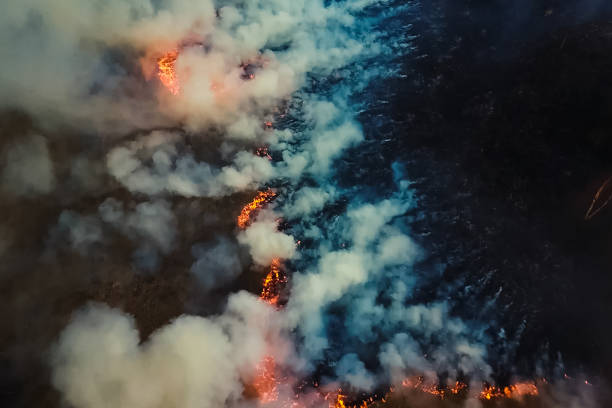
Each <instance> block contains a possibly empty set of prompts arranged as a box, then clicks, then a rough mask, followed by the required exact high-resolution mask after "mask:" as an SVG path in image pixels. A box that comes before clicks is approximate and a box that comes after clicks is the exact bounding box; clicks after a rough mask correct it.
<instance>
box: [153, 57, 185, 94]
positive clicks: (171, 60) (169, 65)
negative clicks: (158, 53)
mask: <svg viewBox="0 0 612 408" xmlns="http://www.w3.org/2000/svg"><path fill="white" fill-rule="evenodd" d="M178 54H179V53H178V51H177V50H174V51H170V52H168V53H167V54H166V55H164V56H163V57H161V58H159V59H158V60H157V76H158V77H159V80H160V81H161V83H162V84H163V85H164V86H165V87H166V88H167V89H168V90H169V91H170V93H172V94H173V95H178V93H179V90H180V87H179V82H178V77H177V76H176V70H175V64H176V59H177V58H178Z"/></svg>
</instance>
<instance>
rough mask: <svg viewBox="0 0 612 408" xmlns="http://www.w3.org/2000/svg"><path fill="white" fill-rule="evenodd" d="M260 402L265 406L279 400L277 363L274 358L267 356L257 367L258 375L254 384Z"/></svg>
mask: <svg viewBox="0 0 612 408" xmlns="http://www.w3.org/2000/svg"><path fill="white" fill-rule="evenodd" d="M253 387H254V388H255V390H256V391H257V396H258V398H259V401H260V402H261V403H263V404H266V403H269V402H273V401H276V400H277V399H278V385H277V381H276V362H275V361H274V357H272V356H267V357H264V359H263V360H261V362H260V363H259V364H258V365H257V375H256V377H255V381H254V382H253Z"/></svg>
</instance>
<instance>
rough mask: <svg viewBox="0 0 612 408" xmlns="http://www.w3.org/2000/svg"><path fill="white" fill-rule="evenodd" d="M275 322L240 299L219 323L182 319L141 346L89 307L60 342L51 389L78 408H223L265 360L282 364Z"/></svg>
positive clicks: (103, 312)
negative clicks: (273, 359)
mask: <svg viewBox="0 0 612 408" xmlns="http://www.w3.org/2000/svg"><path fill="white" fill-rule="evenodd" d="M275 320H276V318H275V317H274V311H273V310H271V309H270V308H268V307H266V306H265V305H264V304H262V303H261V302H259V301H258V299H256V298H255V297H254V296H252V295H250V294H247V293H245V292H241V293H237V294H235V295H232V296H231V297H230V298H229V300H228V307H227V310H226V311H225V312H224V313H223V314H222V315H221V316H216V317H213V318H203V317H197V316H182V317H179V318H177V319H176V320H174V321H173V322H172V323H170V324H169V325H167V326H165V327H163V328H161V329H160V330H158V331H157V332H155V333H154V334H153V335H152V336H151V338H150V339H149V340H147V342H146V343H143V344H141V342H140V337H139V333H138V330H137V328H136V325H135V322H134V320H133V319H132V318H131V317H129V316H126V315H124V314H122V313H121V312H119V311H117V310H113V309H110V308H108V307H106V306H104V305H99V304H94V305H90V306H89V307H87V308H86V309H84V310H82V311H80V312H79V313H78V314H76V315H75V316H74V318H73V320H72V322H71V323H70V325H69V326H68V328H67V329H66V330H64V332H63V333H62V335H61V337H60V340H59V344H58V346H57V348H56V350H55V351H54V353H53V365H54V375H53V383H54V384H55V386H56V387H58V388H59V389H60V390H62V391H63V393H64V398H65V399H66V401H67V402H68V403H69V404H70V405H72V406H75V407H86V408H98V407H106V406H108V405H109V404H110V405H112V406H114V407H118V408H121V407H125V408H133V407H143V408H144V407H167V406H172V407H193V408H196V407H211V408H212V407H219V406H224V405H225V404H228V403H232V402H236V401H238V400H240V399H241V395H242V391H243V388H242V382H243V381H245V380H248V379H250V378H252V377H253V375H254V372H253V367H255V365H256V364H257V362H258V361H259V360H260V359H261V358H262V357H263V356H264V355H268V354H270V353H274V354H273V355H277V356H278V357H279V358H283V357H284V356H283V353H285V352H286V350H285V349H284V347H285V346H283V341H282V339H281V338H280V337H279V332H278V329H275V323H274V322H275ZM272 347H274V348H272Z"/></svg>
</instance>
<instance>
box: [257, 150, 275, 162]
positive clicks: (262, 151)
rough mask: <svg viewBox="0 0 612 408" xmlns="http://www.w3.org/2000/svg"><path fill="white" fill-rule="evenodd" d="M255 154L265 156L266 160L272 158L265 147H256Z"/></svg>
mask: <svg viewBox="0 0 612 408" xmlns="http://www.w3.org/2000/svg"><path fill="white" fill-rule="evenodd" d="M255 154H257V156H259V157H265V158H266V159H268V160H272V156H270V152H269V151H268V148H267V147H258V148H257V151H256V152H255Z"/></svg>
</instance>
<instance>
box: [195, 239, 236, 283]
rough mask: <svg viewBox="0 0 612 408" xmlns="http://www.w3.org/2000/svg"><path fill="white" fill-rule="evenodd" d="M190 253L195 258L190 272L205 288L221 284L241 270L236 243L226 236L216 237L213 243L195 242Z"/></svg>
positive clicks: (227, 281)
mask: <svg viewBox="0 0 612 408" xmlns="http://www.w3.org/2000/svg"><path fill="white" fill-rule="evenodd" d="M191 253H192V255H193V257H194V258H195V262H194V263H193V265H191V272H192V273H193V274H194V275H195V276H196V277H197V278H198V281H199V282H200V283H201V285H202V286H203V288H204V289H205V290H209V289H215V288H217V287H220V286H223V285H225V284H227V283H229V282H231V281H233V280H234V279H236V278H237V277H238V276H239V275H240V273H241V272H242V268H243V266H242V263H241V261H240V256H239V254H240V252H239V248H238V245H236V243H234V242H233V241H232V240H231V239H230V238H228V237H218V238H217V239H216V241H215V242H214V243H213V244H208V245H206V244H196V245H194V246H193V247H192V248H191Z"/></svg>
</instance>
